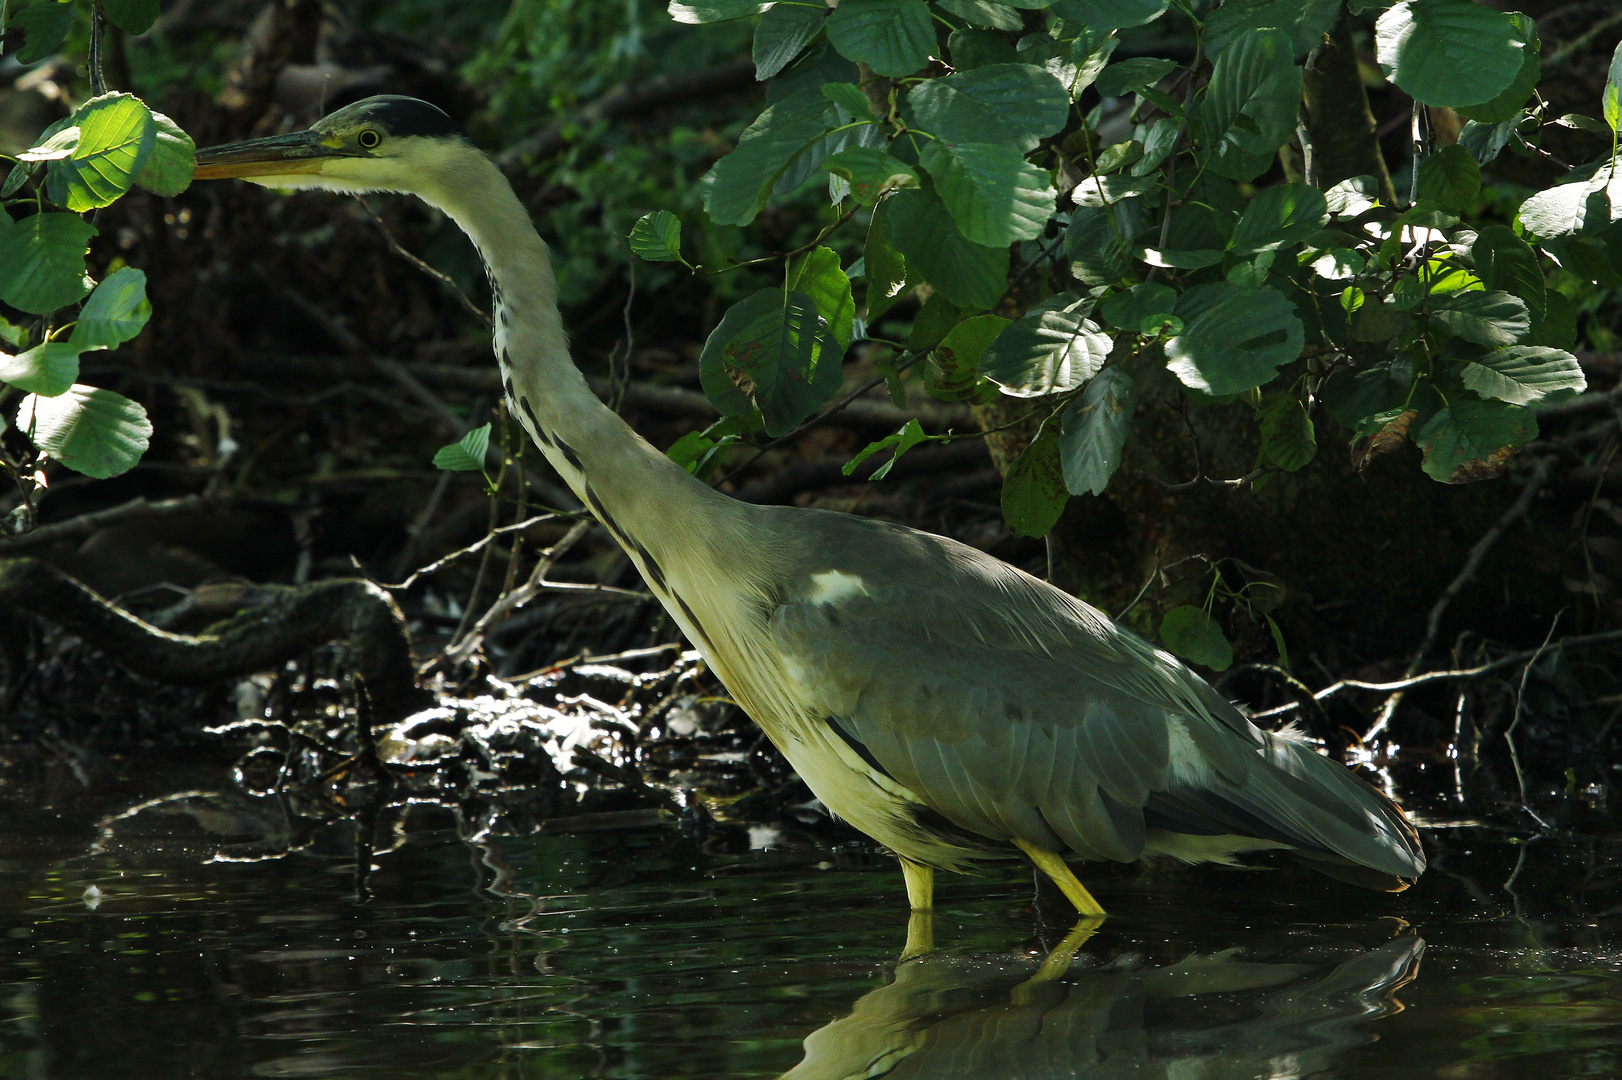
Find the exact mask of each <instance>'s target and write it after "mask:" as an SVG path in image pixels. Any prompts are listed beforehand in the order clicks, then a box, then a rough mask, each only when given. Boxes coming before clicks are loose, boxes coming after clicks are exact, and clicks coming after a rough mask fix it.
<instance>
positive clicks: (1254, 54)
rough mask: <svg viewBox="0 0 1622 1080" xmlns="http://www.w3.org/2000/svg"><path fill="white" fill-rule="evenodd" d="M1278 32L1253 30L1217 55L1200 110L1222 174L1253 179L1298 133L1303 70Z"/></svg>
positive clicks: (1210, 149) (1209, 147)
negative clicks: (1296, 127) (1296, 132)
mask: <svg viewBox="0 0 1622 1080" xmlns="http://www.w3.org/2000/svg"><path fill="white" fill-rule="evenodd" d="M1294 51H1295V50H1294V45H1293V44H1292V43H1291V41H1290V39H1289V38H1288V37H1287V36H1285V35H1284V34H1283V33H1281V32H1280V31H1278V30H1272V29H1264V30H1258V31H1256V32H1255V33H1252V34H1247V35H1246V36H1244V37H1243V38H1241V39H1240V40H1239V41H1237V42H1235V43H1234V44H1233V45H1231V46H1229V47H1228V48H1227V49H1226V50H1224V51H1223V53H1222V55H1221V56H1219V57H1217V60H1216V64H1215V66H1214V67H1213V69H1212V72H1211V85H1210V87H1209V88H1208V89H1207V90H1206V93H1205V97H1204V98H1203V99H1202V101H1201V105H1200V109H1199V121H1200V125H1201V128H1202V129H1203V131H1204V138H1205V145H1206V150H1207V153H1209V154H1211V155H1212V156H1213V157H1214V158H1215V163H1214V165H1215V167H1216V169H1217V171H1218V173H1219V174H1220V175H1222V176H1227V177H1229V178H1230V179H1234V180H1249V179H1251V178H1252V177H1254V176H1257V175H1259V174H1260V173H1262V172H1263V171H1264V170H1266V168H1267V167H1268V165H1269V164H1270V159H1269V157H1268V155H1271V154H1272V153H1273V152H1274V151H1275V150H1277V149H1278V148H1279V147H1281V146H1283V145H1284V144H1285V143H1286V142H1288V141H1289V138H1290V136H1291V135H1292V134H1294V132H1295V125H1296V113H1297V110H1298V105H1299V103H1300V100H1301V79H1302V75H1301V69H1300V68H1299V67H1297V66H1296V65H1295V62H1294V59H1293V57H1294Z"/></svg>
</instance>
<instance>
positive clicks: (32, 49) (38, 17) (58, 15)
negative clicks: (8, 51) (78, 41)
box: [7, 0, 73, 64]
mask: <svg viewBox="0 0 1622 1080" xmlns="http://www.w3.org/2000/svg"><path fill="white" fill-rule="evenodd" d="M12 27H15V28H17V29H19V30H21V31H22V32H23V47H22V49H21V51H19V52H18V53H17V62H18V63H21V64H37V63H39V62H40V61H41V60H44V59H45V58H46V57H48V56H50V55H51V54H52V53H54V52H56V50H57V49H59V48H61V47H62V42H64V41H66V40H67V36H68V31H69V30H72V29H73V4H72V3H69V2H63V3H52V2H51V0H44V2H42V3H37V4H33V5H30V6H29V7H25V8H23V9H22V10H21V11H14V12H12V14H11V18H10V20H9V25H8V27H7V28H8V29H10V28H12Z"/></svg>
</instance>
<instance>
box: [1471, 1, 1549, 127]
mask: <svg viewBox="0 0 1622 1080" xmlns="http://www.w3.org/2000/svg"><path fill="white" fill-rule="evenodd" d="M1509 21H1510V23H1511V24H1512V25H1513V26H1514V28H1515V34H1516V37H1517V38H1518V39H1519V40H1520V42H1521V66H1520V70H1518V71H1517V72H1516V73H1515V78H1513V79H1512V80H1510V84H1509V85H1508V86H1507V87H1505V88H1504V90H1503V91H1501V92H1500V93H1499V94H1498V96H1496V97H1494V98H1492V99H1491V100H1489V101H1484V102H1482V103H1481V104H1479V105H1460V106H1458V107H1457V108H1456V110H1455V111H1456V112H1458V114H1459V115H1460V116H1462V117H1464V118H1465V119H1466V120H1473V121H1475V122H1477V123H1480V124H1499V123H1502V122H1504V121H1506V120H1512V119H1513V120H1518V119H1520V115H1521V109H1522V108H1523V107H1524V106H1525V105H1526V101H1527V99H1528V98H1530V97H1531V96H1532V91H1533V90H1536V89H1537V85H1538V80H1539V79H1540V78H1542V77H1543V64H1542V63H1541V62H1540V60H1539V59H1538V55H1539V53H1540V52H1541V51H1542V49H1543V43H1542V42H1541V41H1539V40H1538V26H1537V23H1535V22H1533V21H1532V20H1531V19H1530V18H1528V17H1527V16H1525V15H1523V14H1521V13H1520V12H1519V11H1511V12H1509ZM1466 149H1468V147H1467V148H1466Z"/></svg>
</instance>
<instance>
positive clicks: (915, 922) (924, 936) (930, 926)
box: [901, 859, 935, 960]
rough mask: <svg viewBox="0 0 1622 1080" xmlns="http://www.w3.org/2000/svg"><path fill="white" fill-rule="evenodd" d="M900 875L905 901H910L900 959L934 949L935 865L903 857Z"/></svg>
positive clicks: (920, 954)
mask: <svg viewBox="0 0 1622 1080" xmlns="http://www.w3.org/2000/svg"><path fill="white" fill-rule="evenodd" d="M901 877H902V880H904V881H905V882H906V883H907V902H908V903H909V904H911V905H912V915H911V917H910V918H908V919H907V944H906V947H905V948H903V949H902V950H901V959H903V960H911V959H912V958H913V957H915V956H922V955H923V954H924V953H927V952H933V951H934V949H935V868H934V867H933V866H925V865H924V864H923V863H915V862H913V861H912V860H911V859H902V860H901Z"/></svg>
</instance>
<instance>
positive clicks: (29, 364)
mask: <svg viewBox="0 0 1622 1080" xmlns="http://www.w3.org/2000/svg"><path fill="white" fill-rule="evenodd" d="M80 351H81V350H80V349H78V348H77V347H75V346H73V345H69V344H68V343H67V342H65V341H47V342H44V343H43V344H40V345H35V346H34V347H33V348H32V349H29V350H27V351H26V352H22V353H18V354H17V355H16V356H8V355H7V354H5V353H0V382H3V383H9V384H10V385H12V386H15V387H16V388H17V389H19V390H22V391H24V392H25V393H29V394H38V395H39V396H40V397H58V396H60V395H62V394H64V393H66V392H67V390H68V388H69V387H71V386H72V385H73V383H74V380H76V379H77V378H78V377H79V353H80Z"/></svg>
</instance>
